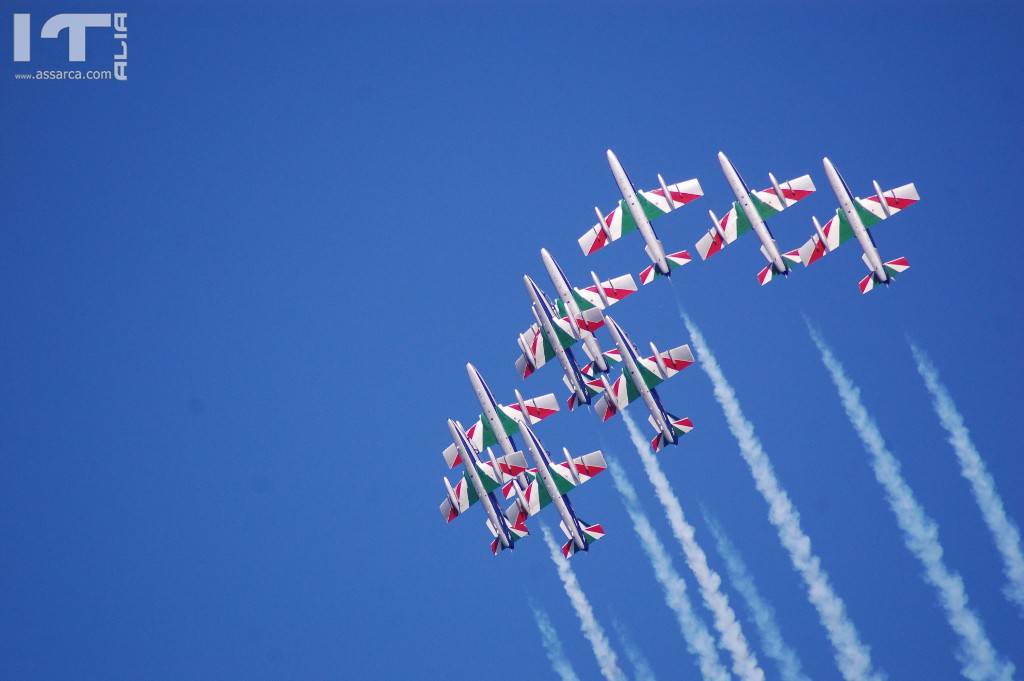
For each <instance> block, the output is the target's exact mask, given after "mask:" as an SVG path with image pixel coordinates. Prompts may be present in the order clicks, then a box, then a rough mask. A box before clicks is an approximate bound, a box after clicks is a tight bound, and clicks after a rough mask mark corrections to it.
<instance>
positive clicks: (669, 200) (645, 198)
mask: <svg viewBox="0 0 1024 681" xmlns="http://www.w3.org/2000/svg"><path fill="white" fill-rule="evenodd" d="M666 189H668V197H666V196H665V192H664V191H663V190H662V189H661V187H659V188H657V189H654V190H651V191H646V192H637V195H636V198H637V200H638V201H639V202H640V206H641V208H643V211H644V215H646V216H647V219H648V220H653V219H655V218H657V217H660V216H662V215H665V214H666V213H669V212H671V211H673V210H675V209H676V208H680V207H682V206H685V205H686V204H688V203H690V202H691V201H693V200H694V199H698V198H700V197H701V196H703V195H704V190H703V189H701V186H700V182H698V181H697V179H696V178H694V179H692V180H686V181H684V182H678V183H676V184H671V185H668V187H666ZM635 229H636V221H635V220H633V215H632V213H630V212H629V208H627V207H626V202H625V200H622V199H620V200H619V202H618V204H616V206H615V208H614V209H613V210H612V212H610V213H608V214H607V215H605V216H604V225H603V226H602V225H601V223H597V224H595V225H594V226H593V227H591V228H590V229H588V230H587V232H586V233H585V234H584V235H583V236H581V237H580V238H579V244H580V248H581V249H582V250H583V254H584V255H590V254H592V253H594V252H595V251H598V250H600V249H602V248H604V247H605V246H607V245H608V244H609V243H610V242H612V241H618V240H619V239H621V238H622V237H623V235H625V234H629V233H630V232H632V231H634V230H635Z"/></svg>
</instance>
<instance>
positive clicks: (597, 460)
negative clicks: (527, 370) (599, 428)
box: [505, 390, 607, 558]
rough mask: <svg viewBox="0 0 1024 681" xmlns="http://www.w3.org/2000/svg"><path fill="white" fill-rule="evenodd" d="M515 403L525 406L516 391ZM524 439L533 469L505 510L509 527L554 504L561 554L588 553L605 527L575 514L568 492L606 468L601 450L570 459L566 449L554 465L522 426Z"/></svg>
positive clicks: (529, 431) (525, 426)
mask: <svg viewBox="0 0 1024 681" xmlns="http://www.w3.org/2000/svg"><path fill="white" fill-rule="evenodd" d="M516 400H517V402H518V403H519V404H520V405H521V409H523V410H525V409H526V407H527V405H526V404H525V403H524V402H523V397H522V395H520V394H519V391H518V390H517V391H516ZM522 430H523V439H524V440H526V445H527V448H528V449H529V450H530V454H531V455H532V457H533V461H534V468H531V469H529V470H527V471H526V475H527V476H528V477H529V483H528V484H527V485H526V487H525V489H523V490H522V491H521V493H520V494H519V496H518V497H517V499H516V501H515V502H513V503H512V505H510V506H509V507H508V508H507V509H506V511H505V521H506V523H508V524H510V525H511V526H512V527H525V526H526V523H525V521H526V518H527V517H529V516H533V515H536V514H537V513H539V512H540V510H541V509H542V508H544V507H545V506H547V505H548V504H554V506H555V508H556V509H557V510H558V515H559V516H560V517H561V523H560V525H559V526H560V527H561V529H562V533H563V534H564V535H565V537H566V539H567V540H568V541H566V543H565V544H564V545H563V546H562V555H564V556H565V557H566V558H569V557H571V556H572V555H574V554H575V553H576V552H577V551H589V550H590V544H591V543H592V542H595V541H597V540H599V539H601V538H602V537H604V528H603V527H602V526H601V525H599V524H597V523H588V522H587V521H585V520H583V519H582V518H580V517H579V516H577V515H576V511H575V510H574V509H573V506H572V502H571V501H569V496H568V495H569V492H570V491H572V490H573V489H574V488H576V487H578V486H579V485H582V484H583V483H585V482H587V481H588V480H590V479H591V478H593V477H594V476H595V475H597V474H598V473H600V472H601V471H603V470H604V469H605V468H607V464H606V463H605V460H604V454H602V453H601V450H597V451H593V452H591V453H589V454H584V455H583V456H579V457H576V458H575V459H574V458H572V456H570V454H569V450H568V449H564V448H563V449H562V453H563V454H564V455H565V461H564V463H563V462H561V461H559V462H553V461H552V460H551V457H550V456H549V455H548V452H547V450H546V449H545V448H544V445H543V444H541V441H540V440H539V439H538V438H537V436H536V435H534V433H533V429H532V428H530V426H529V425H527V424H525V423H524V424H523V428H522Z"/></svg>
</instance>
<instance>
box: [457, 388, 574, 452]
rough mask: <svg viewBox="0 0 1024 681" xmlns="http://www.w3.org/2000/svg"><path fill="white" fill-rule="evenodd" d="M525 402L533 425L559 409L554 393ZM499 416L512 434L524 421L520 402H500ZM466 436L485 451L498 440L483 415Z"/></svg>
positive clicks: (506, 429) (478, 448)
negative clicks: (508, 404) (508, 403)
mask: <svg viewBox="0 0 1024 681" xmlns="http://www.w3.org/2000/svg"><path fill="white" fill-rule="evenodd" d="M524 402H525V403H526V411H527V412H528V416H529V418H530V425H531V426H532V425H533V424H535V423H538V422H540V421H543V420H544V419H546V418H547V417H549V416H551V415H552V414H554V413H555V412H557V411H558V399H557V398H556V397H555V394H554V393H548V394H547V395H541V396H540V397H534V398H532V399H529V400H524ZM498 418H499V419H500V420H501V424H502V426H504V428H505V433H507V434H508V435H512V434H513V433H517V432H519V424H520V422H521V421H522V418H523V416H522V414H520V412H519V405H518V404H513V405H511V406H505V405H503V404H499V405H498ZM466 437H468V438H469V441H470V442H472V443H473V446H474V447H475V448H476V450H477V451H483V449H484V447H490V446H491V445H494V444H497V442H498V439H497V438H496V437H495V435H494V431H493V430H492V429H491V426H490V424H488V423H487V420H486V419H484V418H483V417H482V416H481V417H479V418H477V420H476V422H474V423H473V425H472V426H470V427H469V430H467V431H466Z"/></svg>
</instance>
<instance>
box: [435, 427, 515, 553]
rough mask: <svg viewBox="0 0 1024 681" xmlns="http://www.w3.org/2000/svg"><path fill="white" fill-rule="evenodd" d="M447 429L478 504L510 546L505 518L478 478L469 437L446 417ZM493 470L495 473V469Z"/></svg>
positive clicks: (502, 540)
mask: <svg viewBox="0 0 1024 681" xmlns="http://www.w3.org/2000/svg"><path fill="white" fill-rule="evenodd" d="M448 430H449V431H450V432H451V435H452V441H453V442H455V447H456V448H457V449H458V450H459V455H460V456H461V457H462V463H463V468H465V469H466V477H467V478H469V481H470V484H472V485H473V489H474V491H476V496H477V498H478V499H479V501H480V505H481V506H483V507H484V512H485V513H486V514H487V519H488V520H490V521H491V527H493V528H494V529H495V531H496V532H497V533H498V541H500V542H501V545H502V546H503V547H505V548H511V546H512V538H511V536H510V534H509V531H508V528H507V527H506V526H505V518H504V516H502V514H501V512H500V511H499V510H498V505H497V500H496V499H495V498H494V494H493V493H491V492H488V491H486V490H485V489H484V482H483V480H481V479H480V471H478V470H477V468H476V464H477V463H478V461H479V459H478V458H477V455H476V450H475V449H474V448H473V445H472V444H471V443H470V441H469V438H468V437H466V433H465V431H464V430H462V425H461V424H458V423H455V422H454V421H452V420H451V419H448ZM495 472H496V473H497V471H495Z"/></svg>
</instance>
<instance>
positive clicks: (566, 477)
mask: <svg viewBox="0 0 1024 681" xmlns="http://www.w3.org/2000/svg"><path fill="white" fill-rule="evenodd" d="M607 467H608V464H606V463H605V460H604V454H602V453H601V450H597V451H594V452H590V453H589V454H584V455H583V456H577V457H576V458H574V459H572V468H569V465H568V463H567V462H565V461H562V462H559V463H551V464H549V465H548V472H549V473H551V477H552V479H554V481H555V487H557V488H558V492H559V493H560V494H567V493H568V492H570V491H571V490H573V489H574V488H576V487H578V486H580V485H582V484H583V483H585V482H587V481H588V480H590V479H591V478H593V477H594V476H596V475H598V474H599V473H601V472H602V471H603V470H604V469H605V468H607ZM526 475H527V477H528V478H529V484H528V485H527V486H526V489H525V490H524V492H523V501H525V502H526V505H527V508H526V511H527V513H528V514H529V515H530V516H534V515H536V514H537V513H539V512H540V510H541V509H542V508H544V507H545V506H547V505H548V504H550V503H551V495H549V494H548V490H547V488H546V487H545V486H544V483H543V482H542V481H541V479H540V474H539V473H538V472H537V469H536V468H533V469H530V470H528V471H527V472H526ZM518 510H519V504H518V503H513V504H512V505H511V506H509V507H508V508H507V509H506V510H505V517H506V518H508V519H509V520H513V521H514V520H515V518H516V516H517V514H518Z"/></svg>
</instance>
